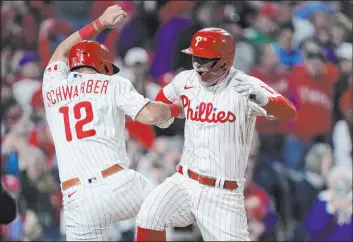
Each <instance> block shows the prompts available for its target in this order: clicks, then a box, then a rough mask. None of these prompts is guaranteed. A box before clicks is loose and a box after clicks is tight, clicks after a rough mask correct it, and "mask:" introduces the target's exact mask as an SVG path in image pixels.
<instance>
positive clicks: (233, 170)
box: [137, 28, 296, 241]
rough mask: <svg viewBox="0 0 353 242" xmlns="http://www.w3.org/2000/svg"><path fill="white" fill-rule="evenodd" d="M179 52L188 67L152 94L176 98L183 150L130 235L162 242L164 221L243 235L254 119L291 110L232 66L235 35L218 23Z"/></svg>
mask: <svg viewBox="0 0 353 242" xmlns="http://www.w3.org/2000/svg"><path fill="white" fill-rule="evenodd" d="M182 52H184V53H186V54H189V55H192V64H193V70H186V71H183V72H180V73H179V74H178V75H177V76H176V77H175V78H174V79H173V81H172V82H171V83H170V84H168V85H167V86H165V87H164V88H163V89H162V90H161V91H160V92H159V94H158V95H157V97H156V100H160V101H163V102H165V103H171V102H174V101H175V100H179V99H180V100H181V102H182V105H183V108H184V116H185V119H186V122H185V142H184V150H183V154H182V157H181V162H180V164H179V165H178V166H177V172H176V173H175V174H174V175H172V176H171V177H169V178H167V179H166V180H165V181H164V182H163V183H162V184H160V185H159V186H157V187H156V188H155V189H154V190H153V191H152V192H151V193H150V194H149V195H148V196H147V198H146V200H145V201H144V202H143V204H142V207H141V210H140V212H139V214H138V217H137V225H138V230H137V240H138V241H152V240H155V241H156V240H162V241H164V240H166V237H165V233H164V231H165V229H166V227H171V226H172V227H184V226H187V225H190V224H191V223H195V222H196V223H197V224H198V226H199V228H200V231H201V233H202V236H203V239H204V240H207V241H208V240H213V241H234V240H238V241H245V240H249V235H248V231H247V219H246V214H245V209H244V196H243V188H244V172H245V169H246V165H247V160H248V155H249V149H250V143H251V137H253V132H254V126H255V121H256V117H257V116H259V115H266V116H267V117H268V118H271V119H273V118H277V119H282V120H289V119H291V118H293V117H294V116H295V112H296V111H295V108H294V106H293V105H292V103H291V102H290V101H289V100H288V99H286V98H285V97H283V96H282V95H280V94H279V93H277V92H275V91H274V90H273V89H272V88H271V87H269V86H267V85H266V84H265V83H263V82H262V81H260V80H259V79H257V78H254V77H252V76H249V75H246V74H245V73H243V72H241V71H239V70H236V69H234V68H233V67H232V65H233V60H234V55H235V41H234V39H233V38H232V36H231V35H230V34H229V33H228V32H226V31H225V30H223V29H219V28H206V29H202V30H200V31H198V32H196V33H195V34H194V36H193V38H192V42H191V46H190V47H189V48H187V49H185V50H183V51H182ZM173 120H174V118H170V119H169V120H168V121H167V122H165V123H163V124H162V125H160V126H161V127H168V125H170V124H171V123H172V122H173Z"/></svg>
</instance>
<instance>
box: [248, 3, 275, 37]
mask: <svg viewBox="0 0 353 242" xmlns="http://www.w3.org/2000/svg"><path fill="white" fill-rule="evenodd" d="M278 16H279V9H278V8H277V6H276V5H275V4H274V3H266V4H264V5H262V6H261V8H260V10H259V13H258V15H257V16H256V20H255V23H254V25H253V26H251V27H249V28H247V29H245V33H244V34H245V37H246V38H247V39H249V40H250V41H251V42H252V43H254V44H267V43H273V42H274V39H273V37H274V36H273V35H274V33H275V31H276V30H277V27H278V25H277V23H276V18H277V17H278Z"/></svg>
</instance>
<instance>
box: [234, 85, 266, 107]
mask: <svg viewBox="0 0 353 242" xmlns="http://www.w3.org/2000/svg"><path fill="white" fill-rule="evenodd" d="M234 90H235V91H236V92H238V93H239V94H240V95H242V96H246V97H248V98H249V99H250V100H251V101H253V102H255V103H256V104H258V105H259V106H261V107H263V106H265V105H266V104H267V103H268V97H267V95H266V94H265V91H264V90H263V89H262V88H261V87H258V86H256V85H254V84H251V83H247V82H238V83H237V84H236V85H235V86H234Z"/></svg>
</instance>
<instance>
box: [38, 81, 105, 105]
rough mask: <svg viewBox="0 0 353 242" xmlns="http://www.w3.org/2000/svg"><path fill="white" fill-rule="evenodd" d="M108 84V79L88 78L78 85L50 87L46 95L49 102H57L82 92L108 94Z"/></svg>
mask: <svg viewBox="0 0 353 242" xmlns="http://www.w3.org/2000/svg"><path fill="white" fill-rule="evenodd" d="M108 85H109V81H108V80H105V81H102V80H87V81H83V82H81V83H79V84H78V85H72V86H66V85H65V86H58V87H57V88H55V89H50V90H49V91H48V92H47V93H46V94H45V96H46V98H47V100H48V103H49V104H56V103H59V102H62V101H68V100H70V99H72V98H74V97H76V96H79V95H81V94H107V89H108Z"/></svg>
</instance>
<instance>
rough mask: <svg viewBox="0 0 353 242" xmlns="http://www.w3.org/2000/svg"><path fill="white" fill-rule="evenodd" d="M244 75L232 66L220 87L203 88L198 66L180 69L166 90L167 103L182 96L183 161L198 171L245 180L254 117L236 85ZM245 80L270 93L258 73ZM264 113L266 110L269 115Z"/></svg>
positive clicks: (209, 174) (272, 92) (183, 164)
mask: <svg viewBox="0 0 353 242" xmlns="http://www.w3.org/2000/svg"><path fill="white" fill-rule="evenodd" d="M242 75H246V74H245V73H243V72H241V71H239V70H236V69H234V68H232V69H231V70H230V72H229V74H228V76H227V77H226V78H225V80H224V81H223V82H221V83H219V84H217V85H213V86H203V85H201V84H200V82H199V79H198V78H200V76H199V75H198V74H197V72H196V71H195V70H187V71H183V72H180V73H179V74H178V75H177V76H176V77H175V78H174V79H173V81H172V82H171V83H170V84H168V85H167V86H165V87H164V88H163V93H164V95H165V96H166V98H167V99H169V101H171V102H173V101H175V100H179V99H181V102H182V105H183V108H184V115H185V119H186V121H185V131H184V133H185V141H184V150H183V154H182V157H181V162H180V164H181V165H182V166H183V167H187V168H189V169H190V170H193V171H195V172H197V173H199V174H203V175H206V176H211V177H217V178H223V179H227V180H237V181H243V180H244V172H245V169H246V164H247V161H248V156H249V150H250V143H251V139H252V137H253V132H254V125H255V121H256V116H258V115H259V112H257V111H255V109H254V108H253V107H254V102H252V101H250V100H249V99H248V98H247V97H244V96H241V95H240V94H239V93H237V92H236V91H235V90H234V88H233V86H235V85H236V84H237V82H238V80H237V77H239V76H242ZM246 80H247V81H249V82H251V83H254V84H256V85H258V86H260V87H263V90H264V91H265V93H266V94H267V95H268V96H277V95H279V94H278V93H276V92H275V91H274V90H273V89H272V88H270V87H268V86H267V85H266V84H265V83H263V82H262V81H260V80H259V79H257V78H255V77H251V76H248V75H247V77H246ZM265 115H266V114H265Z"/></svg>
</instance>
